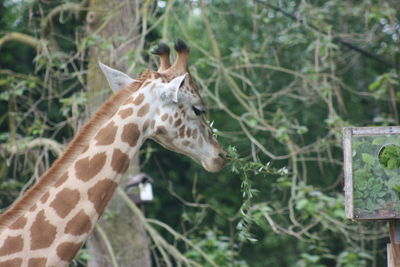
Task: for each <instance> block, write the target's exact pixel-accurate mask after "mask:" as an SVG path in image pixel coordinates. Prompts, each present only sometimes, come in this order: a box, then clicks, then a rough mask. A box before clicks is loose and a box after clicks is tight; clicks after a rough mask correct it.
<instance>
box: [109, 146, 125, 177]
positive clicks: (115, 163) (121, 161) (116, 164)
mask: <svg viewBox="0 0 400 267" xmlns="http://www.w3.org/2000/svg"><path fill="white" fill-rule="evenodd" d="M111 167H112V168H113V170H114V171H115V172H117V173H125V171H126V170H127V169H128V167H129V157H128V155H127V154H125V153H124V152H122V151H121V150H120V149H114V152H113V155H112V159H111Z"/></svg>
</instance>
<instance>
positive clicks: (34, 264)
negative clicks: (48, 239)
mask: <svg viewBox="0 0 400 267" xmlns="http://www.w3.org/2000/svg"><path fill="white" fill-rule="evenodd" d="M46 263H47V259H46V258H31V259H29V262H28V267H46Z"/></svg>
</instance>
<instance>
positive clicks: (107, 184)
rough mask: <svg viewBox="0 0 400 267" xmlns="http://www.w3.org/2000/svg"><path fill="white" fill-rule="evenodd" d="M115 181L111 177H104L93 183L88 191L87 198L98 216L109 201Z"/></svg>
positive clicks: (115, 184) (115, 185)
mask: <svg viewBox="0 0 400 267" xmlns="http://www.w3.org/2000/svg"><path fill="white" fill-rule="evenodd" d="M117 185H118V184H117V183H116V182H114V181H113V180H111V179H105V180H102V181H100V182H98V183H97V184H95V185H94V186H93V187H92V188H90V189H89V191H88V197H89V200H90V201H91V202H92V203H93V205H94V207H95V209H96V211H97V213H98V214H99V216H100V215H101V214H102V213H103V211H104V209H105V208H106V206H107V204H108V202H109V201H110V199H111V197H112V195H113V193H114V190H115V188H116V187H117Z"/></svg>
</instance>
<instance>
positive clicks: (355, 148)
mask: <svg viewBox="0 0 400 267" xmlns="http://www.w3.org/2000/svg"><path fill="white" fill-rule="evenodd" d="M385 144H390V145H385ZM398 144H399V140H398V137H396V136H390V135H388V136H372V137H364V136H361V137H353V139H352V153H353V170H354V171H353V183H354V185H353V187H354V189H353V190H354V192H353V194H354V210H355V214H356V217H358V218H364V219H367V218H374V217H379V216H387V217H390V216H391V214H392V213H394V212H398V211H399V209H400V203H399V198H398V196H399V194H398V188H399V186H400V170H399V169H398V157H399V155H400V154H399V146H398Z"/></svg>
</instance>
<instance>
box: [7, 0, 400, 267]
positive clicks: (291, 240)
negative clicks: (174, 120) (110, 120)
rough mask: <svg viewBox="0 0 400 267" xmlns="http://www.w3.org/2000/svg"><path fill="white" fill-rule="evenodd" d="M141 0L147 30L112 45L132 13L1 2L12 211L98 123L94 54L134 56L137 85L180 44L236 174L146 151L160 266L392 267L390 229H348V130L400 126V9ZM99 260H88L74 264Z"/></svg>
mask: <svg viewBox="0 0 400 267" xmlns="http://www.w3.org/2000/svg"><path fill="white" fill-rule="evenodd" d="M123 2H124V1H122V2H121V3H123ZM137 3H138V5H137V8H136V9H134V10H135V12H137V13H135V16H136V17H135V19H136V21H137V25H139V26H138V28H137V32H135V31H134V28H135V27H136V26H135V25H132V28H131V31H130V32H126V34H123V33H122V34H121V33H119V34H120V36H112V38H111V40H110V39H105V38H104V37H103V36H102V31H103V30H104V29H105V28H106V27H107V25H108V23H110V21H111V20H112V17H113V14H115V13H114V11H115V10H117V9H118V7H115V10H112V9H111V10H109V12H107V13H106V14H105V15H104V17H103V19H102V20H101V24H100V26H99V27H98V28H96V29H97V30H95V31H87V27H88V22H87V18H88V13H89V4H90V3H89V2H86V1H83V2H81V1H67V0H64V1H62V0H56V1H41V0H40V1H39V0H31V1H16V0H14V1H11V0H0V7H1V8H0V142H1V145H0V179H1V183H0V201H1V208H3V209H5V208H6V207H7V206H9V205H10V203H12V201H13V200H14V199H15V198H16V197H18V195H19V194H21V192H23V191H25V190H26V189H27V188H28V187H29V186H30V185H31V184H32V183H33V182H34V181H35V180H36V179H38V178H39V177H40V175H41V174H42V173H43V172H44V171H45V170H46V169H47V168H48V167H49V166H50V165H51V163H52V162H53V161H54V159H55V158H56V157H57V156H58V155H59V153H61V151H62V149H63V147H64V144H66V143H67V142H68V141H69V140H71V138H72V136H73V134H74V133H75V132H76V130H77V129H78V128H79V127H80V126H81V125H82V123H83V120H84V118H87V116H88V114H87V113H86V112H88V110H89V108H88V107H87V105H88V103H93V102H92V100H93V96H92V95H91V94H90V93H88V92H90V91H89V88H90V86H89V80H90V77H91V75H98V74H97V72H98V71H99V70H98V69H95V68H93V69H91V68H90V55H91V53H92V55H93V52H92V51H93V50H94V49H100V50H102V51H115V50H114V49H115V44H116V43H118V44H125V46H124V47H125V48H126V47H129V48H130V49H127V50H126V52H125V53H124V56H123V60H124V63H123V64H124V66H123V67H124V68H126V69H125V70H123V69H122V70H123V71H125V72H128V73H130V74H132V76H134V77H135V76H138V75H139V74H140V73H141V72H142V71H143V70H145V69H146V68H152V69H155V68H156V64H157V61H156V58H155V57H153V56H151V55H150V53H149V51H150V50H151V47H152V46H154V45H155V44H157V42H159V41H161V40H164V41H167V42H169V43H170V44H172V43H173V41H174V40H175V39H177V38H181V39H183V40H185V41H186V42H187V43H188V45H189V46H190V47H191V58H190V61H191V67H190V71H191V73H192V75H193V76H194V77H195V79H196V81H197V83H198V84H199V86H200V87H201V94H202V95H203V96H204V98H205V100H206V101H207V103H208V107H209V112H208V114H209V115H208V116H209V117H210V119H211V120H212V124H213V128H215V130H214V131H215V134H216V135H218V136H219V137H218V139H219V141H220V142H221V143H222V144H224V146H225V147H226V148H227V150H228V152H229V157H230V160H231V163H230V164H229V165H228V167H227V168H225V169H224V170H223V171H222V172H220V173H217V174H208V173H206V172H205V171H204V170H203V169H202V168H201V166H198V165H197V164H195V163H194V162H192V161H191V160H190V159H188V158H186V157H184V156H181V155H177V154H175V153H172V152H169V151H166V150H164V149H163V148H162V147H160V146H159V145H157V144H155V143H154V142H151V141H149V142H147V143H146V144H145V145H144V147H143V149H142V153H141V155H140V158H141V168H142V171H144V172H147V173H148V174H150V176H152V177H153V178H155V179H156V182H155V184H154V187H155V189H154V190H155V201H154V202H153V203H151V204H148V205H147V206H146V217H143V216H141V215H140V214H141V213H137V214H139V215H138V216H139V217H138V218H139V219H140V220H141V221H142V222H143V224H144V227H145V229H146V232H147V234H148V235H149V240H150V243H151V244H150V251H151V258H152V264H153V265H154V266H175V265H179V264H181V265H188V266H192V265H193V266H381V265H383V264H384V262H385V248H386V245H385V244H386V243H387V242H388V239H387V227H386V225H385V224H383V223H382V224H381V223H352V222H350V221H348V220H346V219H344V200H343V193H342V187H343V184H342V178H343V177H342V173H343V172H342V149H341V139H342V136H341V128H342V127H343V126H348V125H355V126H366V125H368V126H384V125H398V123H399V122H398V120H399V114H398V100H399V98H400V94H399V93H398V88H399V75H400V74H399V64H400V53H399V49H400V45H399V37H400V24H399V20H400V15H399V8H400V3H399V2H398V1H396V0H364V1H334V0H327V1H317V0H303V1H299V0H296V1H295V0H293V1H280V0H269V1H267V0H253V1H239V0H233V1H226V0H212V1H205V0H192V1H179V0H176V1H161V0H159V1H148V0H147V1H138V2H137ZM129 40H131V42H129ZM132 40H134V41H132ZM108 55H109V54H108ZM116 58H118V57H115V55H111V56H110V58H109V59H110V63H111V64H115V65H118V64H119V63H118V62H116V61H113V60H115V59H116ZM98 87H100V88H96V90H98V92H108V91H107V90H109V89H108V88H107V86H106V85H105V83H102V84H100V85H98ZM131 208H132V209H133V210H134V209H135V208H134V207H133V206H132V207H131ZM136 212H138V211H137V210H136ZM107 216H108V218H110V217H111V218H113V216H119V215H118V214H112V213H110V212H108V213H106V214H105V217H107ZM124 220H125V219H124ZM126 223H127V224H128V223H130V222H128V221H127V222H126ZM127 245H128V244H127ZM114 252H115V254H116V255H115V256H116V257H117V258H118V251H114ZM90 256H91V255H90V254H89V253H88V251H87V250H86V248H83V249H82V251H81V253H80V254H79V255H78V257H77V259H76V261H75V264H85V263H86V262H87V260H88V258H90ZM92 258H93V255H92Z"/></svg>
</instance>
